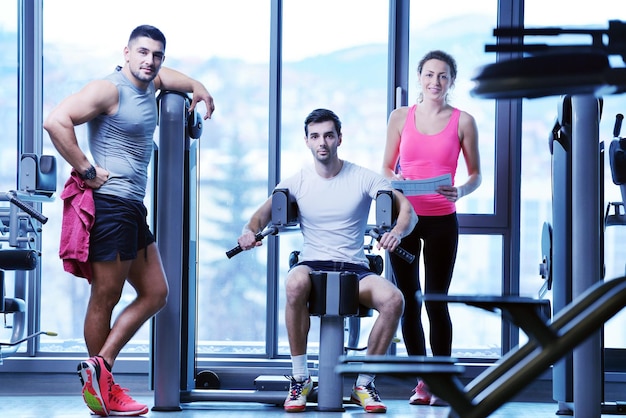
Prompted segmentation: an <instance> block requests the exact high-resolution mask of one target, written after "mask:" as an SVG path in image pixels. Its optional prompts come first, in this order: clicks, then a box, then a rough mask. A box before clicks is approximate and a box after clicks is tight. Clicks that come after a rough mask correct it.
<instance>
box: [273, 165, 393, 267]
mask: <svg viewBox="0 0 626 418" xmlns="http://www.w3.org/2000/svg"><path fill="white" fill-rule="evenodd" d="M276 188H279V189H288V190H289V193H290V194H291V195H292V196H293V197H294V198H295V199H296V202H297V204H298V221H299V222H300V230H301V231H302V235H303V238H304V246H303V248H302V249H301V251H300V256H299V261H338V262H348V263H354V264H360V265H364V266H368V265H369V264H368V261H367V258H366V257H365V252H364V251H363V244H364V235H365V228H366V226H367V219H368V216H369V211H370V207H371V204H372V200H373V199H376V194H377V193H378V191H379V190H392V187H391V184H390V182H389V181H388V180H387V179H386V178H384V177H383V176H382V175H380V174H377V173H375V172H373V171H372V170H368V169H366V168H364V167H360V166H358V165H356V164H352V163H350V162H348V161H344V162H343V167H342V168H341V171H340V172H339V174H337V175H336V176H335V177H333V178H331V179H325V178H323V177H321V176H320V175H318V174H317V172H316V171H315V169H314V168H313V167H312V166H311V167H306V168H302V169H301V170H300V171H299V172H298V173H296V174H295V175H293V176H291V177H289V178H287V179H285V180H283V181H281V182H280V183H279V184H278V185H277V186H276Z"/></svg>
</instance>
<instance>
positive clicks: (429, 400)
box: [409, 380, 448, 406]
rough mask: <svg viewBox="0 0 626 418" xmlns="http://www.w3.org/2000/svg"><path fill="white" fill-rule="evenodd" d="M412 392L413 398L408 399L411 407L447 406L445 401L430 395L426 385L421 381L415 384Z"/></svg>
mask: <svg viewBox="0 0 626 418" xmlns="http://www.w3.org/2000/svg"><path fill="white" fill-rule="evenodd" d="M413 392H414V393H413V396H411V398H410V399H409V403H410V404H411V405H430V406H448V403H447V402H446V401H444V400H443V399H441V398H440V397H439V396H437V395H433V394H432V393H430V390H429V389H428V386H427V385H426V383H424V382H423V381H421V380H420V381H419V382H418V383H417V386H415V389H413Z"/></svg>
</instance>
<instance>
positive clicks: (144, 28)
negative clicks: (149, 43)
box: [128, 25, 165, 49]
mask: <svg viewBox="0 0 626 418" xmlns="http://www.w3.org/2000/svg"><path fill="white" fill-rule="evenodd" d="M141 37H146V38H150V39H154V40H155V41H159V42H161V43H162V44H163V49H165V35H163V32H161V31H160V30H159V29H158V28H155V27H154V26H150V25H140V26H137V27H136V28H135V29H133V31H132V32H131V33H130V37H129V38H128V43H129V44H130V43H131V42H132V41H133V40H134V39H137V38H141Z"/></svg>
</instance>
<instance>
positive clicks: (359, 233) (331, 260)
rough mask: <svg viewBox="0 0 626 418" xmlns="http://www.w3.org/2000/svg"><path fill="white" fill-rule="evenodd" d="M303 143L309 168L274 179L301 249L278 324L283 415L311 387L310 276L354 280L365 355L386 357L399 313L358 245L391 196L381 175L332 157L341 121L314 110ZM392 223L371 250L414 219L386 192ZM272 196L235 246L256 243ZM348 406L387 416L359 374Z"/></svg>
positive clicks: (397, 300) (394, 295) (388, 246)
mask: <svg viewBox="0 0 626 418" xmlns="http://www.w3.org/2000/svg"><path fill="white" fill-rule="evenodd" d="M304 132H305V137H304V141H305V144H306V145H307V147H308V148H309V150H310V151H311V153H312V154H313V163H314V164H313V166H312V167H305V168H302V169H301V170H300V171H299V172H298V173H297V174H295V175H294V176H292V177H289V178H287V179H285V180H283V181H281V182H280V183H279V184H278V185H277V188H283V189H288V190H289V192H290V194H291V195H292V196H293V197H294V198H295V200H296V202H297V204H298V211H299V214H298V221H299V223H300V230H301V232H302V235H303V238H304V244H303V247H302V251H301V253H300V257H299V260H300V261H299V263H298V264H296V265H295V266H294V267H293V268H292V269H291V270H290V271H289V274H288V275H287V281H286V284H285V288H286V293H287V306H286V307H285V323H286V326H287V334H288V338H289V347H290V351H291V359H292V367H293V371H292V377H291V385H290V388H289V395H288V396H287V399H286V400H285V411H287V412H301V411H304V410H305V408H306V397H307V395H308V394H309V392H310V391H311V389H312V387H313V384H312V382H311V378H310V376H309V371H308V369H307V357H306V347H307V336H308V333H309V328H310V318H309V312H308V307H307V303H308V300H309V293H310V291H311V282H310V279H309V273H310V272H311V271H314V270H324V271H351V272H354V273H356V274H357V276H358V278H359V280H360V282H359V283H360V285H359V302H360V303H361V304H362V305H365V306H368V307H371V308H373V309H376V310H377V311H378V314H379V315H378V318H377V319H376V322H375V324H374V326H373V328H372V331H371V333H370V336H369V340H368V344H367V354H385V352H386V351H387V349H388V347H389V344H390V343H391V340H392V338H393V336H394V333H395V332H396V329H397V328H398V321H399V320H400V316H401V315H402V311H403V309H404V299H403V297H402V293H400V291H399V290H398V289H397V288H396V287H395V285H394V284H393V283H391V282H389V281H388V280H386V279H385V278H383V277H381V276H378V275H376V274H374V273H372V272H371V271H370V270H369V264H368V261H367V258H366V257H365V253H364V250H363V239H364V235H365V228H366V226H367V219H368V215H369V210H370V206H371V202H372V199H375V198H376V194H377V192H378V191H379V190H393V189H392V187H391V184H390V183H389V181H388V180H387V179H385V178H384V177H383V176H381V175H379V174H377V173H374V172H373V171H371V170H368V169H365V168H363V167H359V166H357V165H355V164H352V163H350V162H348V161H344V160H341V159H339V157H338V155H337V148H338V147H339V145H341V142H342V139H343V138H342V136H341V121H340V120H339V118H338V117H337V115H335V114H334V113H333V112H332V111H330V110H326V109H317V110H314V111H313V112H311V114H309V116H307V118H306V120H305V121H304ZM393 193H394V196H395V199H396V202H397V207H398V212H399V213H398V217H397V222H396V225H395V226H394V227H393V229H391V230H390V231H389V232H386V233H385V234H383V235H382V237H381V238H380V240H379V242H378V248H379V249H380V248H383V249H385V250H387V251H394V250H395V249H396V248H397V246H398V245H399V243H400V241H401V239H402V238H403V237H404V236H406V235H407V234H409V233H410V232H411V230H412V229H413V227H414V226H415V224H416V222H417V216H416V215H415V212H414V211H413V208H412V207H411V205H410V203H409V201H408V200H407V199H406V198H405V197H404V196H403V195H402V194H401V193H399V192H398V191H395V190H394V191H393ZM271 209H272V199H271V197H270V198H269V199H268V200H267V201H266V202H265V203H264V204H263V205H262V206H261V207H260V208H259V209H258V210H257V211H256V212H255V213H254V214H253V215H252V218H251V219H250V221H249V222H248V224H247V225H246V226H245V227H244V229H243V233H242V235H241V236H240V237H239V239H238V244H239V246H240V247H241V248H242V249H243V250H249V249H251V248H254V247H255V246H259V245H261V241H256V239H255V235H256V234H257V233H259V232H261V231H262V230H263V229H264V228H265V227H266V226H267V225H268V223H269V222H270V220H271ZM352 400H353V401H354V402H356V403H357V404H359V405H361V406H362V407H363V408H364V409H365V411H366V412H382V413H384V412H386V410H387V407H386V406H385V405H384V404H383V403H382V402H381V400H380V397H379V395H378V391H377V390H376V388H375V386H374V376H370V375H360V376H358V378H357V380H356V384H355V385H354V388H353V390H352Z"/></svg>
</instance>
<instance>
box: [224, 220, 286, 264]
mask: <svg viewBox="0 0 626 418" xmlns="http://www.w3.org/2000/svg"><path fill="white" fill-rule="evenodd" d="M276 234H278V227H276V226H275V225H271V226H268V227H267V228H265V230H263V231H262V232H259V233H258V234H256V235H255V236H254V239H255V240H256V241H257V242H258V241H261V240H262V239H263V238H265V237H266V236H268V235H276ZM242 251H243V249H242V248H241V246H239V245H237V246H236V247H234V248H231V249H230V250H228V251H226V257H228V258H233V257H234V256H236V255H237V254H239V253H240V252H242Z"/></svg>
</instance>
